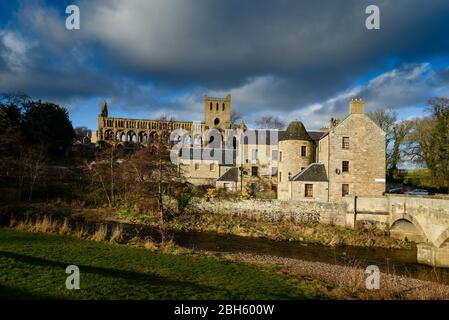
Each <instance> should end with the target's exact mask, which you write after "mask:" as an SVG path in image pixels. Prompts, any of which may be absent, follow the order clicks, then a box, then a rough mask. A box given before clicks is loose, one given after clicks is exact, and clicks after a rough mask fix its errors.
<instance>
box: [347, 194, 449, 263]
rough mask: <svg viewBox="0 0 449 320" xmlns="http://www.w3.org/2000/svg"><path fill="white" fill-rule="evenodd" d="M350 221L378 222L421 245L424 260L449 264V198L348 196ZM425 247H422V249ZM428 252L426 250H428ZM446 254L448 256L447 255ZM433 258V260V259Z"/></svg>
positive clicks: (394, 232)
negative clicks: (435, 257)
mask: <svg viewBox="0 0 449 320" xmlns="http://www.w3.org/2000/svg"><path fill="white" fill-rule="evenodd" d="M345 202H346V203H347V218H346V221H347V225H349V226H354V224H355V223H356V221H357V222H360V221H362V222H371V223H376V224H378V225H380V226H382V227H384V228H387V229H389V230H390V235H391V236H393V237H398V238H407V239H408V240H412V241H414V242H417V243H420V244H422V245H419V246H418V257H419V256H420V250H421V253H422V254H421V256H423V257H424V256H425V257H426V258H425V259H421V260H422V262H423V263H427V262H426V261H430V260H432V259H430V258H429V257H430V256H431V254H430V253H429V252H432V250H434V251H433V252H434V256H438V259H434V262H433V265H435V264H438V266H445V267H449V198H446V197H426V196H424V197H421V196H396V195H394V196H392V195H388V196H379V197H370V196H367V197H364V196H363V197H355V198H354V197H347V198H345ZM420 248H421V249H420ZM424 253H425V254H424ZM444 257H447V259H445V258H444ZM429 259H430V260H429Z"/></svg>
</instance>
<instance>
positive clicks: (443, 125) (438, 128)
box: [408, 98, 449, 191]
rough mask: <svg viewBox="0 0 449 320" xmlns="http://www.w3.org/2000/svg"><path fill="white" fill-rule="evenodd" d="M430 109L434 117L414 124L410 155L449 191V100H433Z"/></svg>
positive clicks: (410, 139) (410, 138) (430, 102)
mask: <svg viewBox="0 0 449 320" xmlns="http://www.w3.org/2000/svg"><path fill="white" fill-rule="evenodd" d="M429 107H430V110H431V112H432V116H431V117H426V118H422V119H417V120H415V122H414V126H413V130H412V132H411V134H410V137H409V148H408V155H409V157H410V159H411V160H413V161H415V162H418V163H421V164H424V165H425V166H426V167H427V168H428V169H429V170H430V172H431V175H432V177H433V179H434V181H435V183H436V184H437V185H440V186H445V187H447V188H448V191H449V99H448V98H434V99H431V100H429Z"/></svg>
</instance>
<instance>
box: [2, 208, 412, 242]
mask: <svg viewBox="0 0 449 320" xmlns="http://www.w3.org/2000/svg"><path fill="white" fill-rule="evenodd" d="M1 211H2V212H0V220H2V216H3V220H5V221H4V222H5V223H6V224H7V223H8V222H7V220H8V219H9V218H10V217H11V216H15V217H18V218H20V217H41V216H43V215H48V216H50V217H58V218H68V219H70V220H75V221H80V222H83V221H86V222H90V223H110V222H118V223H127V224H133V225H135V226H136V228H139V227H143V226H147V227H152V228H156V229H158V228H160V216H159V215H158V214H157V213H152V212H151V211H148V212H140V213H139V212H138V211H136V210H135V209H134V208H130V207H121V208H114V209H109V208H104V207H103V208H89V207H82V206H79V205H73V204H67V203H50V204H47V203H45V204H42V203H37V204H27V205H21V206H10V207H4V208H2V210H1ZM0 222H1V221H0ZM165 228H166V229H167V230H168V231H182V232H213V233H217V234H222V235H236V236H242V237H249V238H265V239H269V240H274V241H298V242H301V243H306V244H317V245H324V246H331V247H338V246H352V247H370V248H386V249H407V250H410V249H414V248H415V245H414V244H413V243H411V242H408V241H403V240H399V239H393V238H391V237H389V234H388V232H387V231H384V230H378V229H377V228H375V227H374V226H373V225H364V226H361V227H360V228H358V229H357V230H353V229H349V228H344V227H340V226H336V225H333V224H324V223H318V222H314V221H309V222H298V221H293V220H288V219H279V220H273V221H267V220H261V219H256V218H251V217H248V216H242V215H230V214H228V213H213V214H212V213H208V212H198V211H192V210H187V211H186V212H185V213H184V214H183V215H174V216H173V217H172V220H170V221H169V222H166V223H165Z"/></svg>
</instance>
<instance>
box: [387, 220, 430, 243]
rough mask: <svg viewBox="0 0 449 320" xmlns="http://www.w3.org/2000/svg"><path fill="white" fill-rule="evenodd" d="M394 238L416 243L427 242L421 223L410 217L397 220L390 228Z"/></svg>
mask: <svg viewBox="0 0 449 320" xmlns="http://www.w3.org/2000/svg"><path fill="white" fill-rule="evenodd" d="M390 236H391V237H392V238H397V239H403V240H408V241H412V242H416V243H422V242H427V238H426V235H425V233H424V231H423V230H422V228H421V226H420V225H419V223H418V222H417V221H416V220H415V219H414V218H413V217H412V216H410V215H404V216H403V217H400V218H399V219H396V220H395V221H394V222H393V223H392V224H391V226H390Z"/></svg>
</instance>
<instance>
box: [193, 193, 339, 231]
mask: <svg viewBox="0 0 449 320" xmlns="http://www.w3.org/2000/svg"><path fill="white" fill-rule="evenodd" d="M346 207H347V205H346V204H345V203H340V204H338V203H327V202H309V201H281V200H260V199H251V200H224V199H212V200H210V201H206V200H204V199H199V198H195V199H192V201H191V203H190V205H189V208H190V209H192V210H197V211H200V212H210V213H220V214H229V215H241V216H247V217H248V218H253V219H260V220H265V221H279V220H284V219H285V220H295V221H298V222H309V221H317V222H322V223H331V224H335V225H339V226H345V224H346V213H347V208H346Z"/></svg>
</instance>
